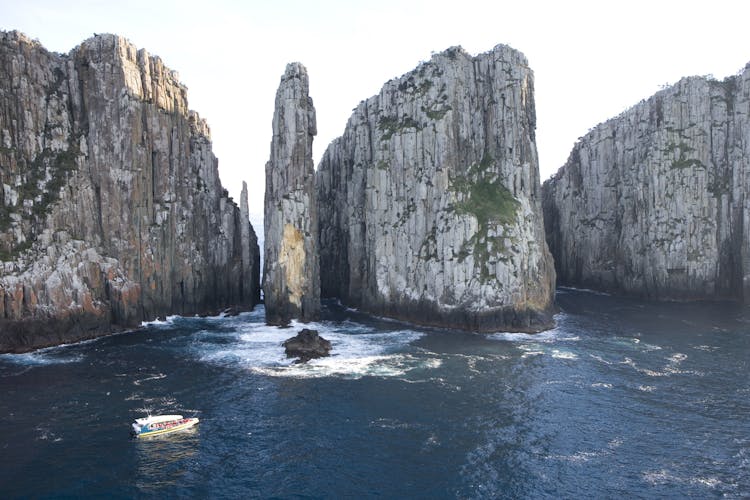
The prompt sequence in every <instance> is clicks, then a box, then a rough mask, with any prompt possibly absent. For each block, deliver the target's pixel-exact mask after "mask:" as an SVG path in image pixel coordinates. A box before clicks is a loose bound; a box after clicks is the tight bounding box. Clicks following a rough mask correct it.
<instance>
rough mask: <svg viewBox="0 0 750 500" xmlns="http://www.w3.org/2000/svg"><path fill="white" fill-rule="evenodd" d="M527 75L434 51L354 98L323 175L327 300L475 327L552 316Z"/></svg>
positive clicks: (505, 54)
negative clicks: (371, 92) (364, 97)
mask: <svg viewBox="0 0 750 500" xmlns="http://www.w3.org/2000/svg"><path fill="white" fill-rule="evenodd" d="M535 126H536V116H535V108H534V85H533V74H532V71H531V70H530V69H529V66H528V63H527V61H526V58H525V57H524V56H523V55H522V54H521V53H520V52H518V51H516V50H514V49H511V48H510V47H506V46H503V45H499V46H497V47H495V48H494V49H493V50H492V51H490V52H487V53H485V54H481V55H479V56H476V57H472V56H470V55H469V54H467V53H466V52H465V51H463V49H461V48H452V49H449V50H447V51H445V52H443V53H440V54H436V55H434V56H433V57H432V59H431V60H430V61H428V62H424V63H422V64H421V65H420V66H419V67H417V69H415V70H414V71H412V72H410V73H407V74H406V75H403V76H402V77H400V78H396V79H394V80H391V81H389V82H387V83H386V84H385V86H383V88H382V89H381V91H380V93H379V94H378V95H376V96H373V97H371V98H369V99H367V100H366V101H363V102H361V103H360V104H359V105H358V106H357V108H356V109H355V110H354V114H353V115H352V117H351V118H350V119H349V122H348V124H347V126H346V129H345V131H344V134H343V136H341V137H340V138H338V139H336V140H334V141H333V143H332V144H331V145H330V146H329V147H328V149H327V150H326V152H325V154H324V156H323V159H322V161H321V163H320V166H319V168H318V173H317V179H316V181H317V190H318V206H319V214H318V215H319V220H320V249H321V250H320V252H321V257H320V261H321V280H322V283H321V286H322V295H323V296H326V297H338V298H340V299H341V300H342V301H343V302H344V303H346V304H347V305H350V306H354V307H358V308H361V309H363V310H365V311H368V312H371V313H375V314H378V315H385V316H391V317H396V318H403V319H406V320H409V321H412V322H416V323H422V324H431V325H439V326H447V327H457V328H463V329H469V330H475V331H498V330H508V329H512V330H516V331H521V330H522V331H538V330H540V329H544V328H547V327H549V326H550V325H551V324H552V311H553V293H554V283H555V275H554V268H553V263H552V259H551V256H550V254H549V251H548V249H547V244H546V242H545V239H544V227H543V222H542V209H541V190H540V185H539V171H538V160H537V150H536V143H535Z"/></svg>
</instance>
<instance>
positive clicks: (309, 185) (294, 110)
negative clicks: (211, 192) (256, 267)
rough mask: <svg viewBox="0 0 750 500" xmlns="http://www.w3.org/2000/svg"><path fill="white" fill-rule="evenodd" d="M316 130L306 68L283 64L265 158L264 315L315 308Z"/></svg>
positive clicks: (278, 317)
mask: <svg viewBox="0 0 750 500" xmlns="http://www.w3.org/2000/svg"><path fill="white" fill-rule="evenodd" d="M316 133H317V129H316V122H315V108H314V107H313V103H312V99H311V98H310V96H309V80H308V77H307V70H306V69H305V67H304V66H303V65H301V64H299V63H292V64H289V65H287V67H286V71H285V73H284V75H283V76H282V78H281V84H280V85H279V89H278V91H277V92H276V108H275V111H274V116H273V139H272V141H271V159H270V160H269V161H268V163H267V164H266V195H265V205H264V212H265V216H264V229H265V233H264V237H265V242H264V248H265V253H264V259H263V296H264V301H265V308H266V321H267V322H268V323H269V324H274V325H278V324H286V323H288V322H289V320H290V319H292V318H297V319H300V320H302V321H312V320H315V319H317V318H318V316H319V314H320V273H319V255H318V241H317V234H318V217H317V207H316V203H315V169H314V166H313V161H312V141H313V136H315V134H316Z"/></svg>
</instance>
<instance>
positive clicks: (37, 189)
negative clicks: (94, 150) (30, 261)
mask: <svg viewBox="0 0 750 500" xmlns="http://www.w3.org/2000/svg"><path fill="white" fill-rule="evenodd" d="M79 155H80V151H79V149H78V148H77V147H75V146H71V148H70V149H68V150H67V151H52V150H50V149H44V150H43V151H42V152H41V153H39V154H38V155H37V156H36V157H35V158H34V159H33V160H32V161H30V162H29V161H28V160H25V159H23V158H20V159H18V160H19V163H20V166H21V171H22V172H25V175H24V176H23V177H22V182H21V184H20V185H18V186H16V187H15V190H16V192H17V193H18V201H17V203H16V204H15V205H5V204H0V231H7V230H8V229H9V228H10V226H11V222H12V218H11V216H12V215H13V214H14V213H17V214H20V215H21V218H22V220H24V221H31V222H32V224H36V223H38V221H39V220H41V219H42V218H43V217H44V216H45V215H46V214H47V213H49V211H50V210H51V209H52V206H53V205H54V204H55V202H57V200H58V199H59V196H60V189H61V188H62V187H63V186H64V185H65V183H66V182H67V179H68V174H69V173H70V172H73V171H75V170H76V169H77V164H76V158H77V157H78V156H79ZM24 164H25V166H23V165H24ZM26 201H30V202H31V203H30V204H27V203H25V202H26ZM24 225H25V224H24ZM26 237H27V238H29V239H27V241H26V242H24V243H19V244H15V245H13V244H10V246H7V244H6V246H5V247H3V248H0V259H1V260H10V259H12V258H15V257H16V256H18V255H19V254H20V253H22V252H23V251H25V250H27V249H28V248H29V247H30V246H31V244H32V243H33V241H34V239H35V237H34V235H33V234H32V235H28V234H27V235H26Z"/></svg>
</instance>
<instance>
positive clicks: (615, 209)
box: [543, 66, 750, 300]
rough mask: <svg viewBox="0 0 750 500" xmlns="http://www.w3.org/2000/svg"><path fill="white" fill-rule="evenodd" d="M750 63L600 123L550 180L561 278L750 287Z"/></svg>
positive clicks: (662, 289)
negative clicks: (722, 76) (749, 182)
mask: <svg viewBox="0 0 750 500" xmlns="http://www.w3.org/2000/svg"><path fill="white" fill-rule="evenodd" d="M749 95H750V66H747V67H745V69H744V70H743V71H742V72H741V73H739V74H738V75H736V76H732V77H729V78H726V79H724V80H723V81H717V80H714V79H713V78H706V77H690V78H685V79H683V80H681V81H679V82H678V83H677V84H675V85H674V86H672V87H669V88H666V89H664V90H662V91H660V92H658V93H657V94H655V95H654V96H653V97H651V98H649V99H648V100H645V101H642V102H641V103H639V104H637V105H635V106H634V107H632V108H631V109H629V110H627V111H625V112H624V113H623V114H621V115H620V116H618V117H616V118H613V119H611V120H609V121H607V122H605V123H602V124H600V125H598V126H596V127H594V128H593V129H592V130H591V131H590V132H589V133H588V134H586V135H585V136H584V137H582V138H580V139H579V141H578V143H577V144H576V145H575V146H574V148H573V151H572V153H571V154H570V157H569V158H568V161H567V163H566V164H565V165H564V166H563V167H562V168H561V169H560V171H559V172H557V174H556V175H555V176H554V177H553V178H551V179H550V180H548V181H547V182H545V184H544V188H543V190H544V211H545V219H546V225H547V239H548V242H549V245H550V248H551V250H552V253H553V255H554V257H555V263H556V267H557V273H558V278H559V280H560V283H562V284H567V285H574V286H583V287H589V288H595V289H599V290H607V291H614V292H620V293H625V294H633V295H639V296H644V297H651V298H659V299H703V298H710V299H725V298H731V299H740V300H748V298H749V297H750V293H748V292H750V288H749V287H750V258H749V257H750V239H748V237H747V235H748V234H750V232H749V230H750V205H748V199H749V198H748V196H747V193H748V189H749V188H748V179H750V166H749V165H750V162H749V159H750V141H748V137H749V134H750V97H748V96H749Z"/></svg>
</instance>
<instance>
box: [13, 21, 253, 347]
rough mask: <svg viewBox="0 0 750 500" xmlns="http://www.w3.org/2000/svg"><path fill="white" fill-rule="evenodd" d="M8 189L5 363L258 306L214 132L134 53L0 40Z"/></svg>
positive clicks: (172, 77)
mask: <svg viewBox="0 0 750 500" xmlns="http://www.w3.org/2000/svg"><path fill="white" fill-rule="evenodd" d="M0 183H1V184H2V186H1V187H2V190H0V261H1V262H0V351H23V350H28V349H32V348H37V347H43V346H47V345H53V344H58V343H61V342H70V341H75V340H80V339H84V338H91V337H94V336H97V335H101V334H104V333H108V332H112V331H117V330H121V329H124V328H130V327H133V326H137V325H139V324H140V322H141V321H144V320H150V319H153V318H155V317H157V316H164V315H167V314H175V313H179V314H193V313H200V312H205V311H219V310H221V309H223V308H225V307H227V306H230V305H240V306H243V307H249V306H252V305H253V304H254V303H255V302H256V301H257V300H258V295H259V293H258V288H257V281H258V279H257V278H255V281H254V282H253V280H252V279H250V280H249V281H248V278H247V277H248V275H257V273H258V266H257V264H256V265H255V267H252V263H253V262H256V263H257V257H258V250H257V244H254V241H255V239H254V233H253V231H252V228H249V221H248V219H247V215H246V214H241V213H240V210H239V208H238V207H237V206H236V205H235V203H234V202H233V201H232V200H231V199H230V198H229V197H228V196H227V193H226V191H225V190H224V189H223V188H222V186H221V183H220V181H219V176H218V170H217V160H216V158H215V157H214V155H213V153H212V151H211V141H210V134H209V128H208V125H207V124H206V122H205V121H203V120H202V119H201V118H200V117H199V116H198V115H197V114H196V113H195V112H193V111H190V110H189V109H188V104H187V89H186V88H185V87H184V86H183V85H182V84H181V83H180V82H179V80H178V76H177V74H176V73H175V72H173V71H171V70H170V69H168V68H166V67H165V66H164V64H163V63H162V61H161V60H160V59H159V58H158V57H154V56H150V55H149V54H148V53H147V52H146V51H145V50H138V49H136V47H134V46H133V45H132V44H131V43H130V42H128V41H127V40H125V39H124V38H121V37H118V36H114V35H97V36H94V37H93V38H90V39H89V40H86V41H85V42H83V43H82V44H81V45H80V46H78V47H76V48H75V49H73V50H72V51H71V52H70V53H69V54H67V55H61V54H55V53H51V52H48V51H47V50H45V49H44V48H43V47H42V46H41V45H40V44H39V43H38V42H35V41H32V40H30V39H29V38H27V37H26V36H24V35H23V34H20V33H18V32H10V33H0ZM243 277H244V278H243ZM253 283H255V285H254V284H253ZM53 325H54V326H53Z"/></svg>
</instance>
